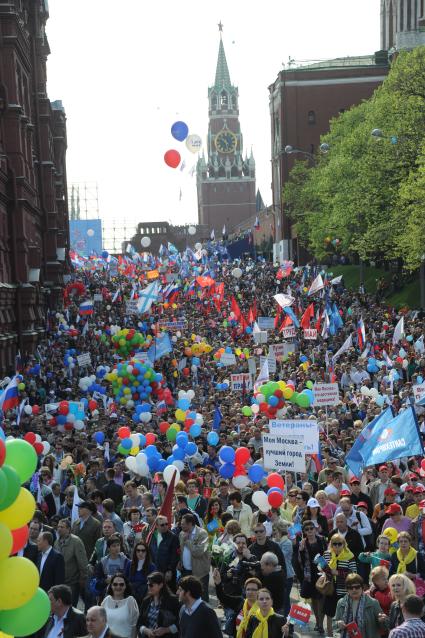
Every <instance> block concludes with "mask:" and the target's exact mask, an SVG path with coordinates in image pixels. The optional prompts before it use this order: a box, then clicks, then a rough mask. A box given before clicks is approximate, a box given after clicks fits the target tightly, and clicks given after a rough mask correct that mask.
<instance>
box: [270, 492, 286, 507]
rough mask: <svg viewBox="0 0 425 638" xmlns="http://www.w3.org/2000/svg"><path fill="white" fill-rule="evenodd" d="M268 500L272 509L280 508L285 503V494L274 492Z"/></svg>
mask: <svg viewBox="0 0 425 638" xmlns="http://www.w3.org/2000/svg"><path fill="white" fill-rule="evenodd" d="M268 499H269V503H270V505H271V506H272V507H280V506H281V505H282V503H283V494H281V493H280V492H272V493H271V494H269V495H268Z"/></svg>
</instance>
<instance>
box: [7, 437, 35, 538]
mask: <svg viewBox="0 0 425 638" xmlns="http://www.w3.org/2000/svg"><path fill="white" fill-rule="evenodd" d="M5 462H6V464H7V465H11V466H12V467H13V468H14V469H15V470H16V471H17V473H18V475H19V479H20V482H21V483H25V482H26V481H28V480H29V479H30V478H31V476H32V475H33V474H34V472H35V468H36V467H37V454H36V453H35V450H34V448H33V447H32V445H30V444H29V443H27V442H26V441H23V440H22V439H13V440H11V441H7V442H6V460H5ZM26 522H27V521H24V523H26ZM15 527H19V525H15Z"/></svg>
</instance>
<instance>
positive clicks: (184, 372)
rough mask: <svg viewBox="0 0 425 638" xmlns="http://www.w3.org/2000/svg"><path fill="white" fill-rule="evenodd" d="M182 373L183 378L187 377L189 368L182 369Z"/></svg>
mask: <svg viewBox="0 0 425 638" xmlns="http://www.w3.org/2000/svg"><path fill="white" fill-rule="evenodd" d="M182 372H183V374H184V376H185V377H188V376H189V373H190V371H189V368H183V370H182Z"/></svg>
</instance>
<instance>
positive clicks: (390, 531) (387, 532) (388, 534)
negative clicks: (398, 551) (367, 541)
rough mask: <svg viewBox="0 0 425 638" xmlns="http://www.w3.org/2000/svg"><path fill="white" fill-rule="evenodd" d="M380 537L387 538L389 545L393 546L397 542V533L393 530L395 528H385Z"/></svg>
mask: <svg viewBox="0 0 425 638" xmlns="http://www.w3.org/2000/svg"><path fill="white" fill-rule="evenodd" d="M382 535H383V536H386V537H387V538H389V539H390V543H391V544H393V543H395V542H396V540H397V536H398V531H397V530H396V529H395V527H387V529H386V530H384V531H383V532H382Z"/></svg>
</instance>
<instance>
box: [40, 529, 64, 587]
mask: <svg viewBox="0 0 425 638" xmlns="http://www.w3.org/2000/svg"><path fill="white" fill-rule="evenodd" d="M37 547H38V552H39V554H38V559H37V568H38V571H39V572H40V587H41V589H44V591H49V589H50V588H51V587H53V586H54V585H63V583H64V582H65V561H64V558H63V556H62V554H60V553H59V552H57V551H56V550H54V549H53V535H52V534H51V533H50V532H40V534H39V536H38V539H37Z"/></svg>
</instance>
